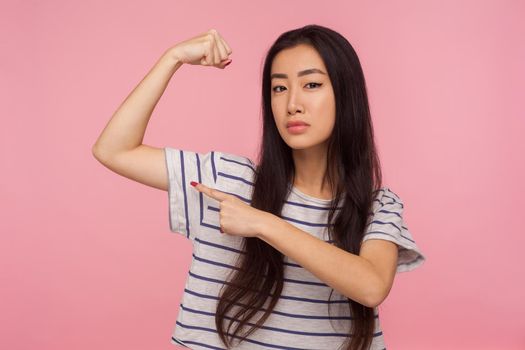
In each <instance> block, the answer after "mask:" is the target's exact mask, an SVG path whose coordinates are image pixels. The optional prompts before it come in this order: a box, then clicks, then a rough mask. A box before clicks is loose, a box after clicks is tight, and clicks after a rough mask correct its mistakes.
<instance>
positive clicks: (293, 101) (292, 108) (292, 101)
mask: <svg viewBox="0 0 525 350" xmlns="http://www.w3.org/2000/svg"><path fill="white" fill-rule="evenodd" d="M297 95H298V94H297V93H296V92H294V91H293V90H292V89H290V93H289V94H288V96H290V97H289V98H288V106H287V108H288V114H289V115H293V114H295V113H296V112H299V113H302V112H303V107H302V105H301V104H300V103H298V102H297V101H298V96H297Z"/></svg>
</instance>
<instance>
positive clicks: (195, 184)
mask: <svg viewBox="0 0 525 350" xmlns="http://www.w3.org/2000/svg"><path fill="white" fill-rule="evenodd" d="M190 184H191V185H192V186H193V187H195V186H197V184H198V182H195V181H192V182H190Z"/></svg>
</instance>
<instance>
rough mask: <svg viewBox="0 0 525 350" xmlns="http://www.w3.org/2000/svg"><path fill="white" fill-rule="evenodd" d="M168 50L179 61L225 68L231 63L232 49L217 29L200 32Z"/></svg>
mask: <svg viewBox="0 0 525 350" xmlns="http://www.w3.org/2000/svg"><path fill="white" fill-rule="evenodd" d="M168 52H169V53H170V55H171V56H172V57H174V58H175V59H176V60H177V61H179V62H182V63H189V64H194V65H202V66H214V67H217V68H221V69H224V67H226V66H227V65H228V64H230V62H231V59H230V58H229V55H231V53H232V50H231V48H230V46H229V45H228V44H227V43H226V41H225V40H224V39H223V38H222V37H221V35H220V34H219V32H218V31H217V30H215V29H210V30H208V31H207V32H204V33H202V34H199V35H197V36H195V37H193V38H191V39H188V40H185V41H183V42H180V43H178V44H177V45H175V46H173V47H171V48H170V49H169V50H168Z"/></svg>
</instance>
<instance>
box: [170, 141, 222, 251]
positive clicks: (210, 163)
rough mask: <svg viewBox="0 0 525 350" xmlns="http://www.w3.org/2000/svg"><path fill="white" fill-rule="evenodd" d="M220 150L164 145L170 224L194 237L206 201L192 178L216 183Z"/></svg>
mask: <svg viewBox="0 0 525 350" xmlns="http://www.w3.org/2000/svg"><path fill="white" fill-rule="evenodd" d="M220 154H221V153H220V152H218V151H210V152H207V153H198V152H193V151H188V150H182V149H176V148H170V147H165V148H164V156H165V160H166V168H167V172H168V201H169V227H170V231H171V232H173V233H179V234H181V235H183V236H185V237H186V238H188V239H190V240H192V241H193V240H194V239H195V237H196V234H197V231H198V225H199V218H200V217H202V211H203V207H204V205H205V203H204V202H203V201H204V199H203V195H202V194H201V193H200V192H199V191H197V190H196V189H195V188H193V186H192V185H191V184H190V182H191V181H196V182H199V183H202V184H204V185H206V186H208V187H215V184H216V183H217V173H218V168H217V164H218V160H219V159H220Z"/></svg>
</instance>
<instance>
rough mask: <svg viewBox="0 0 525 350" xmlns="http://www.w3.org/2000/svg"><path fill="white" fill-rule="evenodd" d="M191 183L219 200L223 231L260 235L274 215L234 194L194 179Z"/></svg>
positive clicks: (253, 235)
mask: <svg viewBox="0 0 525 350" xmlns="http://www.w3.org/2000/svg"><path fill="white" fill-rule="evenodd" d="M191 185H192V186H193V187H194V188H195V189H196V190H197V191H199V192H201V193H204V194H205V195H206V196H208V197H210V198H213V199H215V200H217V201H218V202H219V209H220V213H219V217H220V218H219V222H220V228H221V232H223V233H227V234H230V235H234V236H242V237H259V235H260V234H261V230H262V228H263V225H265V223H267V221H268V220H270V218H271V215H273V214H270V213H268V212H265V211H263V210H259V209H257V208H253V207H251V206H249V205H248V204H246V203H244V202H243V201H242V200H240V199H239V198H237V197H236V196H234V195H231V194H228V193H224V192H222V191H220V190H217V189H214V188H210V187H207V186H205V185H203V184H201V183H198V182H194V181H192V182H191Z"/></svg>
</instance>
